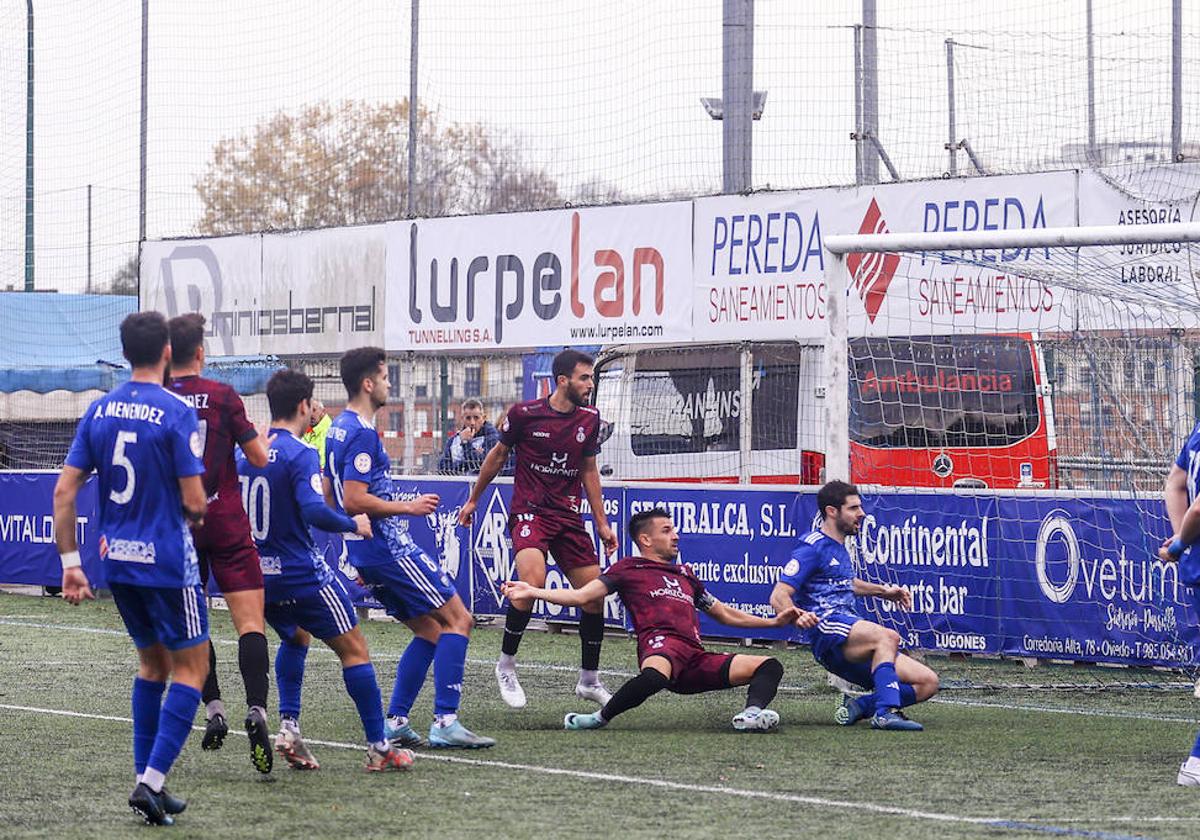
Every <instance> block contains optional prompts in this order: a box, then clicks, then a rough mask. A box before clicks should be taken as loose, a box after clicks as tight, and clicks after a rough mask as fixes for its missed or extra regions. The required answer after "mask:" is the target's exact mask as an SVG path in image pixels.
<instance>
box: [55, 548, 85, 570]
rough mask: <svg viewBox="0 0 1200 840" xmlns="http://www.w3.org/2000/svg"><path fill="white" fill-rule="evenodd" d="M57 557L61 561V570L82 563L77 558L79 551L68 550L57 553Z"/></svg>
mask: <svg viewBox="0 0 1200 840" xmlns="http://www.w3.org/2000/svg"><path fill="white" fill-rule="evenodd" d="M58 559H59V560H61V561H62V567H63V571H64V572H65V571H66V570H67V569H73V568H75V567H76V566H81V565H83V561H82V560H81V559H80V558H79V551H78V550H76V551H68V552H67V553H66V554H60V555H58Z"/></svg>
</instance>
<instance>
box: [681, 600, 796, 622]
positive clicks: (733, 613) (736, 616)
mask: <svg viewBox="0 0 1200 840" xmlns="http://www.w3.org/2000/svg"><path fill="white" fill-rule="evenodd" d="M703 609H704V611H705V612H706V613H708V615H709V616H710V617H711V618H712V619H713V620H715V621H719V622H721V623H722V624H724V625H726V626H727V627H785V626H787V625H789V624H793V623H795V621H796V619H797V618H799V617H800V612H801V611H800V610H799V609H797V608H796V607H795V606H793V605H791V604H789V605H788V606H787V608H785V609H783V610H778V611H777V614H776V615H775V616H774V617H772V618H765V617H764V616H761V615H751V614H750V613H748V612H744V611H742V610H739V609H737V608H736V607H731V606H729V605H728V604H723V603H721V602H720V601H718V600H717V599H716V598H712V599H711V600H710V601H709V602H708V603H707V605H706V606H704V607H703Z"/></svg>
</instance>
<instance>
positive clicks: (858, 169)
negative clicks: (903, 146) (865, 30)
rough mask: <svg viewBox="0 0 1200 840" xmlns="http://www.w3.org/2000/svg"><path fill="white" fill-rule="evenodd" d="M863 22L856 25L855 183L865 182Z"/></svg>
mask: <svg viewBox="0 0 1200 840" xmlns="http://www.w3.org/2000/svg"><path fill="white" fill-rule="evenodd" d="M862 85H863V66H862V24H855V25H854V183H856V184H860V185H861V184H862V182H863V136H862V135H863V104H862Z"/></svg>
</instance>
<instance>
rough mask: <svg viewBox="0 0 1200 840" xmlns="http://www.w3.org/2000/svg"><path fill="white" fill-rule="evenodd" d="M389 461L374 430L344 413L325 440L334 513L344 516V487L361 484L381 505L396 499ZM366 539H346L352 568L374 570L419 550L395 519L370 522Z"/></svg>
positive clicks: (371, 425)
mask: <svg viewBox="0 0 1200 840" xmlns="http://www.w3.org/2000/svg"><path fill="white" fill-rule="evenodd" d="M391 467H392V462H391V459H389V458H388V454H387V452H386V451H385V450H384V448H383V441H382V440H380V439H379V433H378V432H376V431H375V426H374V425H373V424H372V423H371V422H370V421H368V420H366V419H364V418H363V417H360V416H359V415H358V414H357V413H355V412H353V411H351V410H350V409H346V410H345V411H343V412H342V413H341V414H339V415H338V417H337V419H336V420H334V421H333V425H332V426H330V427H329V435H328V436H327V437H326V438H325V474H326V475H328V476H329V481H330V483H331V484H332V485H333V498H334V501H335V503H336V504H337V509H338V513H342V514H345V513H346V506H345V484H346V482H347V481H361V482H363V483H365V484H366V485H367V492H368V493H370V494H371V495H372V496H375V497H377V498H380V499H384V500H385V501H395V500H396V499H397V498H398V496H397V494H396V489H395V487H394V486H393V484H392V477H391ZM371 530H372V531H373V532H374V536H373V537H371V538H370V539H363V538H360V537H354V536H347V538H346V554H347V557H348V558H349V560H350V562H351V563H353V564H354V565H355V566H378V565H383V564H391V563H394V562H395V559H394V555H395V554H397V553H398V554H413V553H416V552H418V551H420V549H419V548H418V547H417V546H416V544H415V543H414V542H413V540H412V537H411V536H410V535H409V533H408V523H407V522H405V521H404V520H403V519H400V518H399V517H394V516H390V517H386V518H384V519H373V520H372V521H371Z"/></svg>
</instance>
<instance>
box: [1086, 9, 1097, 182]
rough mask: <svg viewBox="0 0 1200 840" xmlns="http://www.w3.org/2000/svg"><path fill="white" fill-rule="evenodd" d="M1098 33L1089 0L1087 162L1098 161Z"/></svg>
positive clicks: (1093, 162) (1090, 163)
mask: <svg viewBox="0 0 1200 840" xmlns="http://www.w3.org/2000/svg"><path fill="white" fill-rule="evenodd" d="M1096 157H1097V156H1096V33H1095V31H1094V29H1093V27H1092V0H1087V161H1088V164H1089V165H1091V166H1095V165H1096V164H1097V163H1098V162H1099V161H1098V160H1097V159H1096Z"/></svg>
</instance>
